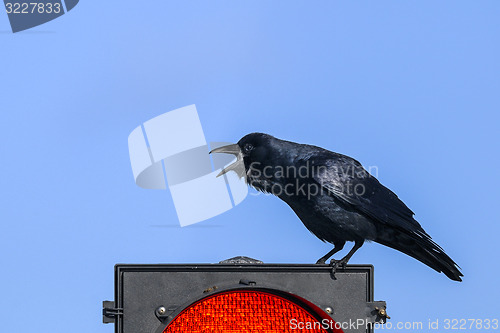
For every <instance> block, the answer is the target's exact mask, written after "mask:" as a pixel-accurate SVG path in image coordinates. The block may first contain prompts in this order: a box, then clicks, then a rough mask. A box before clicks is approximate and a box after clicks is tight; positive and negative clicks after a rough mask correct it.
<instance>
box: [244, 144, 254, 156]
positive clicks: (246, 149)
mask: <svg viewBox="0 0 500 333" xmlns="http://www.w3.org/2000/svg"><path fill="white" fill-rule="evenodd" d="M243 149H244V150H245V153H247V154H248V153H249V152H251V151H252V149H253V145H252V144H251V143H247V144H246V145H245V147H244V148H243Z"/></svg>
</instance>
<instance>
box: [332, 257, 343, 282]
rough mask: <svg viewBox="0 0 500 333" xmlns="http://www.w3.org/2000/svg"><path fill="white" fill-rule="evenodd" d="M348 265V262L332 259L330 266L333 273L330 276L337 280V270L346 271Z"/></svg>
mask: <svg viewBox="0 0 500 333" xmlns="http://www.w3.org/2000/svg"><path fill="white" fill-rule="evenodd" d="M346 265H347V261H345V260H344V259H340V260H335V259H332V260H330V266H332V271H331V272H330V275H331V276H332V279H334V280H337V277H336V276H335V273H336V272H337V268H339V267H340V268H341V269H345V267H346Z"/></svg>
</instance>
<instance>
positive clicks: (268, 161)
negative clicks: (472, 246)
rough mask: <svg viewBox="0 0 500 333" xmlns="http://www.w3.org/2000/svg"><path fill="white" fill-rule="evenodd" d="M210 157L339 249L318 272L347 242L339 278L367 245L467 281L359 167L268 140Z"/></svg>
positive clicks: (251, 138)
mask: <svg viewBox="0 0 500 333" xmlns="http://www.w3.org/2000/svg"><path fill="white" fill-rule="evenodd" d="M210 153H226V154H233V155H235V156H236V157H237V159H236V162H234V163H233V164H231V165H229V166H227V167H226V168H224V169H223V170H222V171H221V172H220V173H219V175H218V176H220V175H222V174H224V173H226V172H228V171H235V172H236V173H237V174H238V175H239V176H240V177H244V178H245V181H246V182H247V184H249V185H250V186H251V187H253V188H255V189H257V190H259V191H262V192H265V193H271V194H274V195H276V196H277V197H279V198H280V199H281V200H283V201H284V202H285V203H287V204H288V205H289V206H290V208H292V210H293V211H294V212H295V214H297V216H298V217H299V219H300V220H301V221H302V223H303V224H304V225H305V227H306V228H307V229H308V230H309V231H310V232H311V233H313V234H314V235H315V236H316V237H318V238H319V239H320V240H322V241H323V242H329V243H331V244H333V245H334V248H333V249H332V250H331V251H329V252H328V253H327V254H325V255H324V256H323V257H321V258H320V259H319V260H318V261H317V264H325V263H326V260H328V258H330V257H332V256H333V255H334V254H335V253H337V252H339V251H340V250H342V249H343V247H344V245H345V243H346V242H347V241H352V242H354V246H353V247H352V249H351V250H350V251H349V252H348V253H347V255H346V256H345V257H343V258H342V259H340V260H334V259H332V260H331V265H332V267H333V271H332V273H333V274H335V270H336V269H337V267H342V268H345V266H346V264H347V262H348V261H349V259H350V258H351V257H352V255H353V254H354V253H355V252H356V251H357V250H358V249H359V248H360V247H361V246H362V245H363V243H364V242H365V241H374V242H377V243H380V244H383V245H385V246H388V247H390V248H393V249H396V250H398V251H401V252H403V253H405V254H407V255H409V256H411V257H413V258H415V259H417V260H419V261H421V262H422V263H424V264H426V265H427V266H429V267H431V268H433V269H434V270H436V271H437V272H442V273H444V274H445V275H446V276H447V277H449V278H450V279H452V280H455V281H462V279H461V277H462V276H463V274H462V273H461V272H460V270H459V266H458V265H457V264H456V263H455V262H454V261H453V260H452V259H451V258H450V257H449V256H448V255H447V254H446V253H445V252H444V250H443V249H442V248H441V247H440V246H439V245H438V244H436V243H435V242H434V241H433V240H432V239H431V237H430V236H429V234H427V232H425V230H424V229H423V228H422V226H421V225H420V224H419V223H418V222H417V221H416V220H415V219H414V218H413V215H414V213H413V212H412V211H411V210H410V209H409V208H408V207H407V206H406V205H405V204H404V203H403V202H402V201H401V200H400V199H399V198H398V196H397V195H396V194H394V193H393V192H392V191H391V190H389V189H388V188H387V187H385V186H383V185H382V184H380V182H379V181H378V180H377V179H376V178H375V177H373V176H372V175H371V174H370V173H368V172H367V171H366V170H365V169H364V168H363V166H362V165H361V164H360V163H359V162H358V161H356V160H355V159H353V158H351V157H349V156H345V155H342V154H338V153H334V152H332V151H329V150H326V149H323V148H321V147H316V146H312V145H307V144H299V143H295V142H291V141H285V140H280V139H277V138H275V137H273V136H271V135H268V134H263V133H251V134H248V135H246V136H244V137H243V138H242V139H241V140H239V141H238V143H237V144H232V145H228V146H224V147H220V148H216V149H213V150H212V151H211V152H210Z"/></svg>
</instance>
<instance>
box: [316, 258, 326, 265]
mask: <svg viewBox="0 0 500 333" xmlns="http://www.w3.org/2000/svg"><path fill="white" fill-rule="evenodd" d="M324 264H326V259H323V258H320V259H318V261H316V265H324Z"/></svg>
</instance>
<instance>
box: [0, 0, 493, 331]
mask: <svg viewBox="0 0 500 333" xmlns="http://www.w3.org/2000/svg"><path fill="white" fill-rule="evenodd" d="M499 14H500V2H498V1H439V2H436V1H356V2H354V1H322V0H321V1H320V0H318V1H313V2H311V1H309V2H306V1H290V0H286V1H284V0H283V1H278V0H275V1H272V2H271V1H263V0H262V1H261V0H253V1H216V0H211V1H154V2H153V1H151V2H148V3H138V2H132V1H124V2H121V3H120V4H119V5H117V4H116V3H113V2H110V1H92V2H90V1H81V2H80V4H79V5H78V6H77V7H75V9H73V10H72V11H71V12H70V13H68V14H67V15H64V16H62V17H60V18H58V19H56V20H54V21H52V22H49V23H47V24H45V25H42V26H39V27H37V28H35V29H32V30H29V31H26V32H24V33H18V34H12V33H10V32H9V29H10V27H9V24H8V20H7V15H6V14H2V15H0V31H1V33H0V39H1V47H0V60H1V63H2V65H1V66H0V78H1V81H0V82H1V83H0V85H1V86H0V88H1V99H0V123H1V124H2V126H1V128H2V129H1V131H0V154H1V163H0V172H1V176H2V177H1V180H0V184H1V191H0V202H1V209H0V263H1V267H2V274H0V288H1V295H2V296H1V298H0V318H1V321H2V330H3V331H5V332H15V331H17V330H19V328H21V327H26V325H27V324H29V325H35V326H36V329H37V331H39V332H67V331H68V330H69V329H71V331H72V332H113V327H112V326H111V325H103V324H101V313H100V312H101V301H102V300H106V299H108V300H109V299H113V266H114V264H115V263H198V262H203V263H205V262H206V263H213V262H218V261H220V260H222V259H226V258H229V257H233V256H236V255H246V256H250V257H254V258H257V259H260V260H263V261H264V262H268V263H276V262H284V263H312V262H315V261H316V260H317V259H318V258H319V257H321V256H322V255H323V254H324V253H326V252H327V251H328V250H330V248H331V246H330V245H329V244H324V243H322V242H321V241H319V240H317V239H316V238H315V237H314V236H313V235H311V234H310V233H309V232H308V231H307V230H306V229H305V227H304V226H303V225H302V223H301V222H300V221H299V220H298V218H297V217H296V216H295V215H294V213H293V212H292V211H291V210H290V209H289V208H288V207H287V206H286V205H285V204H284V203H282V202H280V200H279V199H277V198H273V197H266V196H262V195H261V196H249V197H248V198H247V199H246V200H245V201H244V202H243V203H242V204H240V205H239V206H238V207H236V208H234V209H232V210H230V211H229V212H227V213H224V214H223V215H220V216H217V217H215V218H212V219H210V220H208V221H205V222H202V223H200V224H197V225H194V226H192V227H186V228H180V227H178V226H177V225H178V222H177V217H176V214H175V209H174V206H173V203H172V200H171V197H170V194H169V192H168V191H154V190H143V189H141V188H139V187H137V186H136V185H135V184H134V181H133V177H132V171H131V168H130V162H129V156H128V148H127V137H128V135H129V133H130V132H131V131H132V130H133V129H134V128H135V127H136V126H138V125H139V124H141V123H143V122H144V121H146V120H148V119H151V118H153V117H155V116H157V115H159V114H162V113H164V112H166V111H169V110H172V109H176V108H179V107H182V106H186V105H190V104H196V106H197V108H198V112H199V115H200V119H201V122H202V124H203V128H204V131H205V135H206V137H207V140H208V141H229V142H235V141H237V140H238V139H239V138H240V137H242V136H243V135H245V134H247V133H250V132H255V131H260V132H266V133H269V134H272V135H274V136H277V137H279V138H283V139H288V140H292V141H297V142H302V143H310V144H315V145H319V146H322V147H325V148H327V149H330V150H333V151H337V152H340V153H344V154H347V155H350V156H352V157H355V158H356V159H358V160H359V161H361V162H362V163H363V164H364V165H365V166H376V167H377V169H378V178H379V180H380V181H381V182H382V183H383V184H385V185H386V186H388V187H389V188H391V189H392V190H393V191H394V192H396V193H397V194H398V195H399V197H400V198H401V199H402V200H403V201H404V202H405V203H406V204H407V205H408V206H409V207H410V208H411V209H412V210H413V211H415V213H416V218H417V220H418V221H419V222H420V223H421V224H422V225H423V226H424V228H425V229H426V231H427V232H428V233H430V234H431V235H432V237H433V238H434V239H435V240H436V241H437V242H438V243H439V244H440V245H441V246H442V247H443V248H444V249H445V250H446V251H447V253H448V254H449V255H450V256H451V257H452V258H453V259H454V260H455V261H456V262H457V263H458V264H459V265H460V266H461V267H462V269H463V272H464V275H465V277H464V281H463V282H462V283H456V282H452V281H450V280H448V279H447V278H446V277H445V276H444V275H442V274H437V273H436V272H434V271H433V270H431V269H430V268H428V267H426V266H425V265H423V264H421V263H419V262H417V261H416V260H414V259H412V258H410V257H407V256H405V255H403V254H400V253H398V252H396V251H394V250H391V249H388V248H385V247H383V246H382V245H378V244H366V245H365V246H363V248H362V249H361V250H359V251H358V252H357V253H356V255H355V256H354V257H353V259H352V261H351V263H360V264H361V263H371V264H373V265H374V266H375V288H376V289H375V296H376V299H380V300H385V301H387V303H388V312H389V315H391V317H392V318H393V319H392V321H393V322H394V323H396V322H399V321H400V322H407V321H421V322H424V323H427V322H428V320H429V319H431V320H433V321H434V320H436V319H439V320H440V321H441V322H442V321H443V320H444V319H446V318H450V319H451V318H457V319H461V318H464V319H469V318H470V319H486V318H499V315H498V298H499V297H500V292H499V289H498V284H497V282H498V275H499V273H500V270H499V268H498V265H497V260H498V257H499V250H498V246H497V244H498V240H497V239H498V236H497V235H498V234H499V233H500V227H499V217H498V214H497V211H496V210H497V208H498V202H499V199H500V198H499V191H498V188H499V186H500V176H499V173H498V171H497V168H498V165H500V158H499V155H498V145H499V142H500V140H499V139H500V138H499V130H500V128H499V127H500V126H499V123H500V113H499V107H500V95H499V92H500V61H499V60H498V59H500V43H498V38H499V36H500V21H499V20H498V17H499ZM343 253H345V252H343ZM26 309H28V310H31V311H33V312H32V313H30V314H29V315H27V314H26V313H24V310H26ZM424 331H426V330H424Z"/></svg>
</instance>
